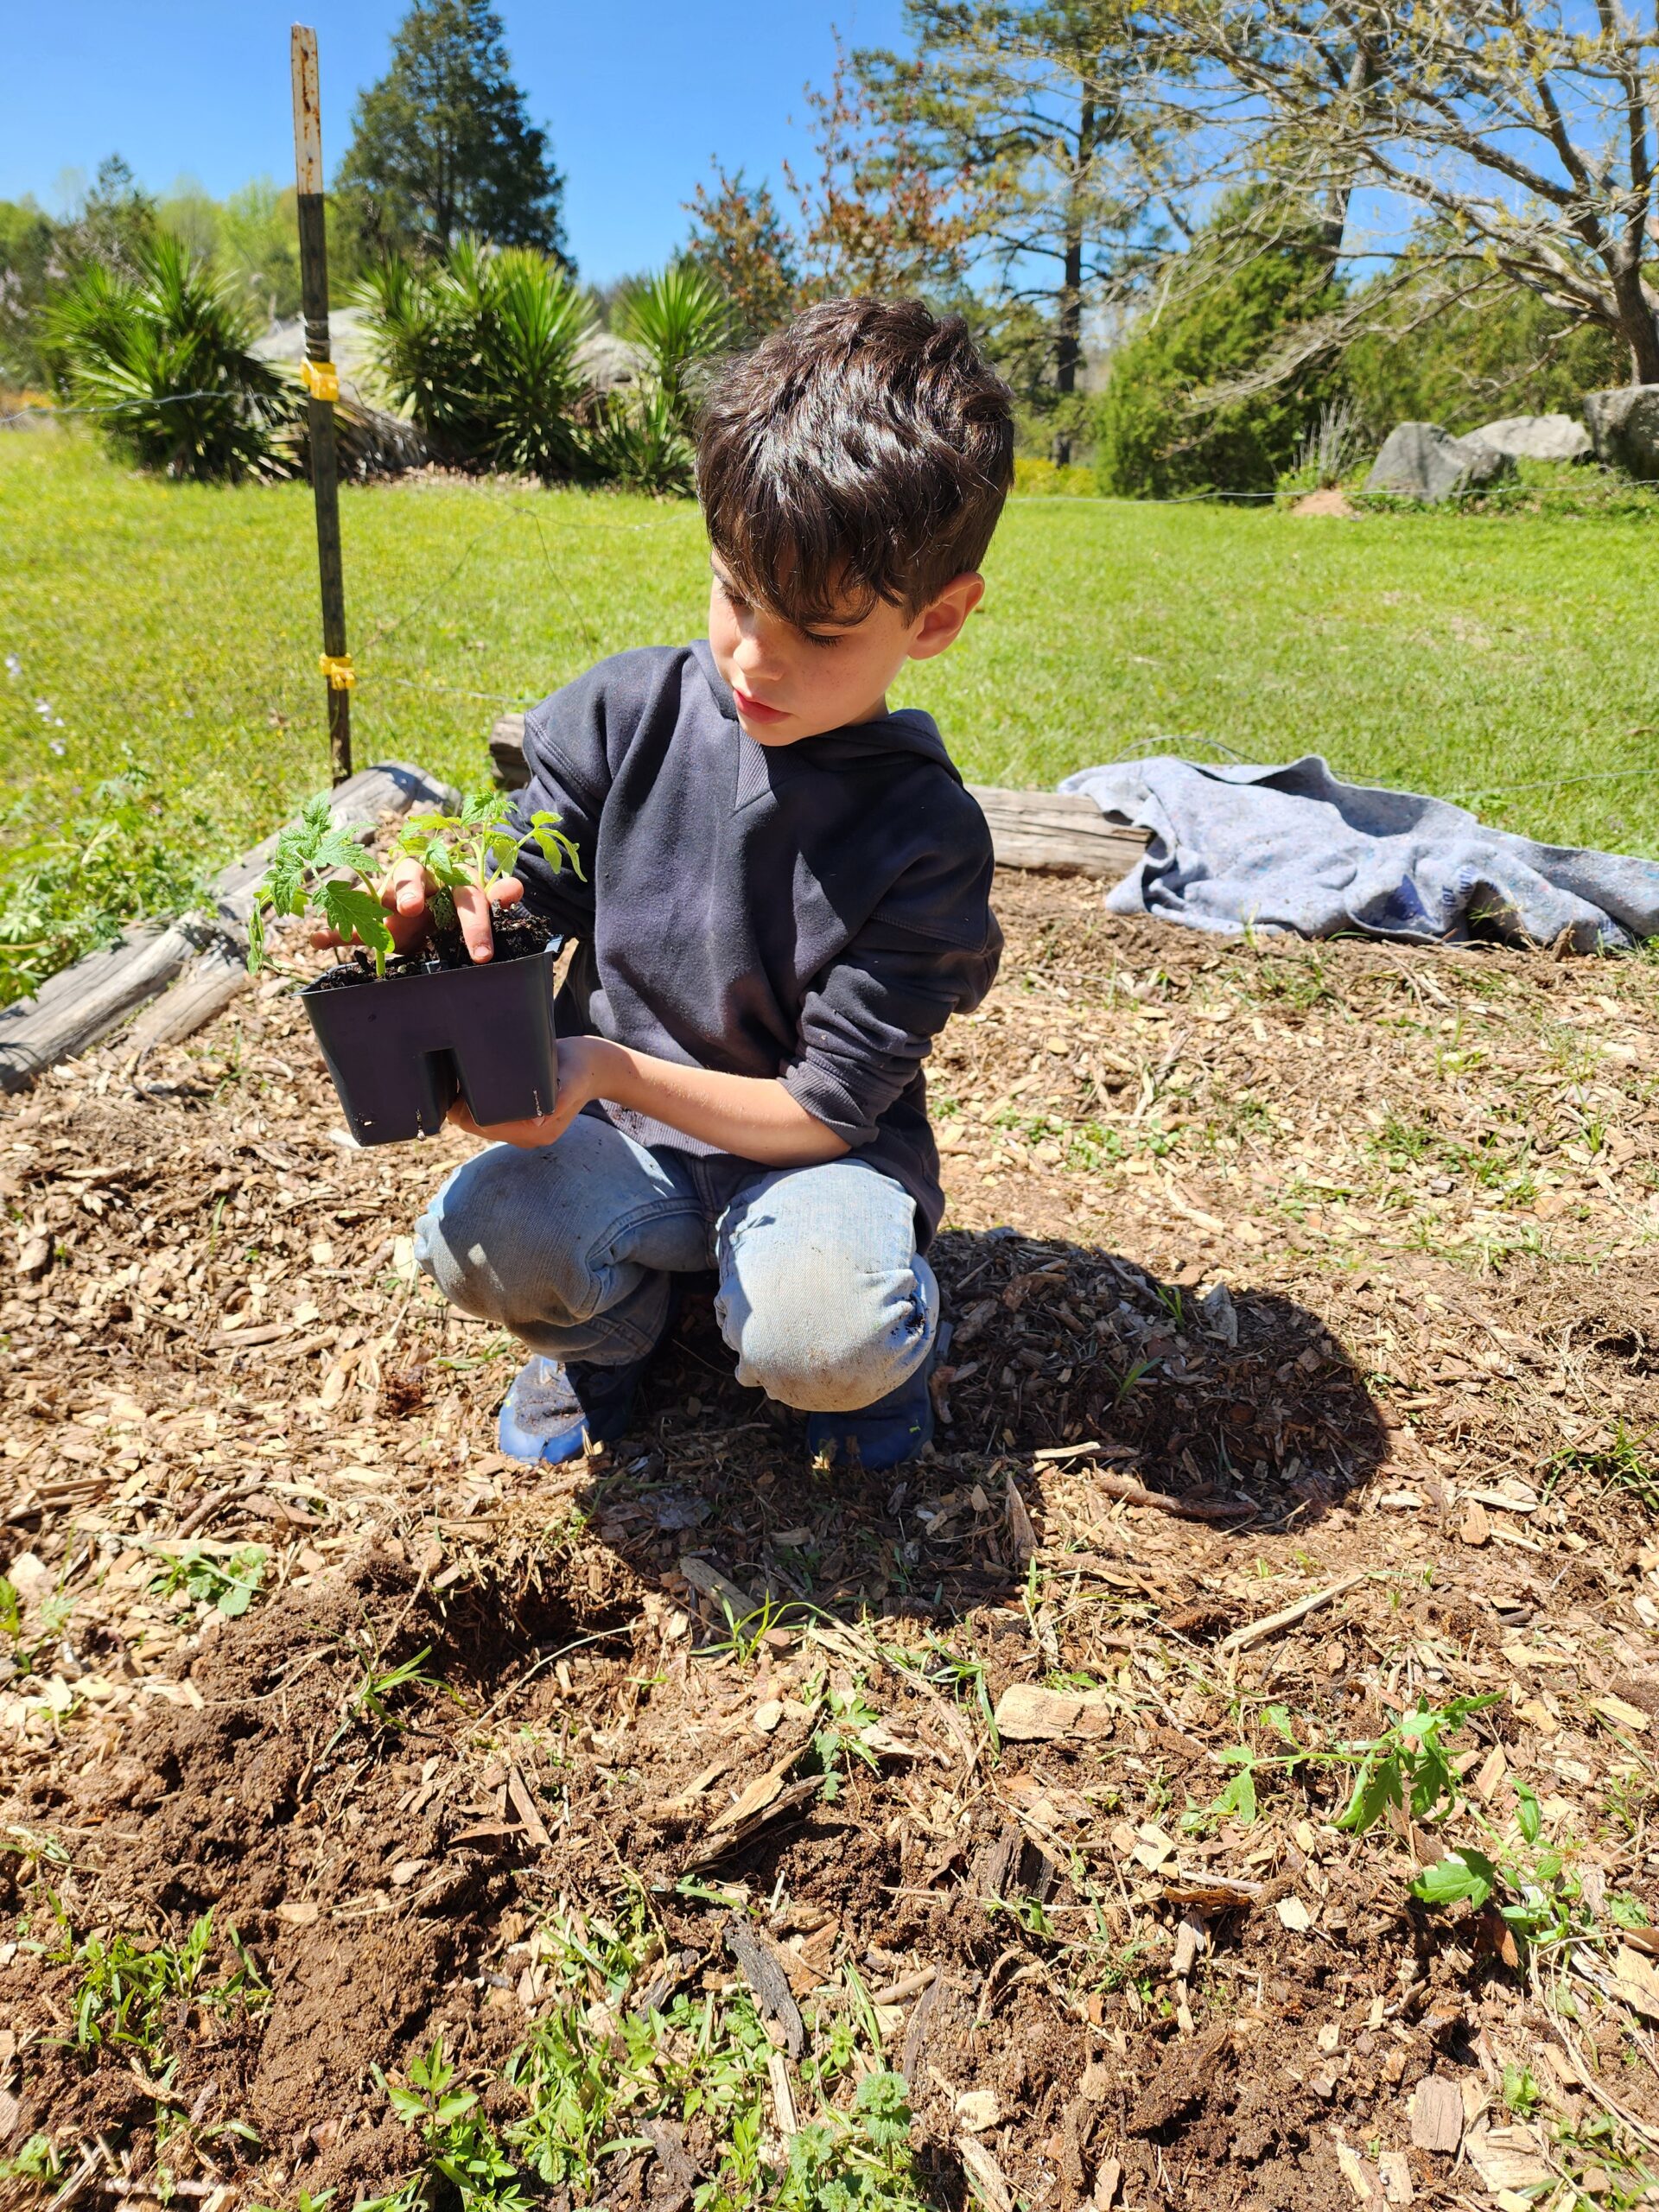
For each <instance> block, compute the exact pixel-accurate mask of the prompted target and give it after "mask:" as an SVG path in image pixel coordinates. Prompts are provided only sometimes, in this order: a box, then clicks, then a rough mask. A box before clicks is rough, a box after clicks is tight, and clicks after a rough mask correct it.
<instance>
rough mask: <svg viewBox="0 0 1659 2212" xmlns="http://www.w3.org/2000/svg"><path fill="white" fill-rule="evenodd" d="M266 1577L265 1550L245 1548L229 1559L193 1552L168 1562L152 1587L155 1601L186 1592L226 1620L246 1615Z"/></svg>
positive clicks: (233, 1553) (252, 1545)
mask: <svg viewBox="0 0 1659 2212" xmlns="http://www.w3.org/2000/svg"><path fill="white" fill-rule="evenodd" d="M264 1576H265V1548H264V1545H263V1544H244V1545H243V1546H242V1548H241V1549H240V1550H239V1551H235V1552H232V1554H230V1556H229V1557H228V1558H226V1559H215V1558H213V1557H212V1556H210V1554H208V1553H207V1552H205V1551H200V1550H197V1549H195V1548H192V1549H190V1550H188V1551H184V1552H180V1553H178V1554H176V1555H175V1556H174V1557H172V1558H169V1559H168V1560H166V1561H165V1562H164V1563H163V1565H162V1567H161V1569H160V1571H159V1572H158V1573H156V1576H155V1577H154V1579H153V1580H152V1581H151V1583H150V1586H149V1587H150V1594H151V1595H152V1597H156V1598H162V1599H167V1598H172V1597H175V1596H176V1595H177V1594H178V1593H179V1592H183V1593H184V1594H185V1596H186V1597H188V1598H189V1599H191V1600H192V1602H193V1603H194V1604H197V1605H201V1604H207V1605H215V1606H217V1607H218V1609H219V1611H220V1612H221V1613H223V1614H224V1615H225V1616H226V1619H228V1620H234V1619H235V1618H237V1616H238V1614H241V1613H245V1612H246V1611H247V1610H248V1607H249V1606H250V1605H251V1604H252V1603H253V1601H254V1599H255V1598H256V1597H257V1595H258V1592H259V1586H260V1584H261V1583H262V1582H263V1581H264Z"/></svg>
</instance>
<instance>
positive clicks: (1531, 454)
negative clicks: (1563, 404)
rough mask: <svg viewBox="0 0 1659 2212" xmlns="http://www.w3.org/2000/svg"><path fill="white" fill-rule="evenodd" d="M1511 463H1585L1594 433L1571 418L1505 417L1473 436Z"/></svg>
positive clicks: (1547, 416) (1472, 431) (1472, 433)
mask: <svg viewBox="0 0 1659 2212" xmlns="http://www.w3.org/2000/svg"><path fill="white" fill-rule="evenodd" d="M1469 435H1470V436H1471V438H1479V439H1480V440H1481V441H1482V442H1483V443H1484V444H1486V445H1489V446H1496V447H1497V450H1498V451H1499V453H1506V454H1509V456H1510V460H1511V461H1582V460H1583V459H1584V457H1585V455H1586V454H1587V453H1589V452H1590V450H1591V444H1590V433H1589V431H1588V430H1586V429H1585V427H1584V425H1583V423H1575V422H1574V421H1573V417H1572V416H1570V415H1505V416H1502V417H1501V418H1500V419H1499V420H1498V421H1497V422H1496V423H1482V424H1481V426H1480V428H1479V429H1478V430H1471V432H1470V433H1469Z"/></svg>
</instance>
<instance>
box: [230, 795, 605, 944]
mask: <svg viewBox="0 0 1659 2212" xmlns="http://www.w3.org/2000/svg"><path fill="white" fill-rule="evenodd" d="M529 842H533V843H535V844H536V845H537V846H538V847H539V848H540V849H541V852H542V855H543V858H544V859H545V860H546V861H547V862H548V863H549V865H550V867H551V868H552V869H553V870H554V872H555V874H557V873H558V872H559V871H560V870H562V869H563V866H564V863H565V861H567V860H568V861H569V863H570V865H571V867H572V868H574V869H575V872H576V874H577V876H578V877H580V876H581V875H582V861H581V859H580V857H579V855H578V854H577V852H576V849H575V845H574V844H573V843H572V842H571V841H570V839H569V837H567V836H565V834H564V832H563V830H562V829H560V827H559V817H558V816H557V815H556V814H551V813H549V812H548V811H547V810H546V809H545V808H540V809H538V810H537V812H536V813H534V814H532V815H531V817H530V820H529V822H528V823H527V824H526V825H525V826H524V828H522V829H520V828H518V827H516V826H515V825H514V823H513V820H512V804H511V802H510V801H509V800H508V799H507V798H505V797H504V796H503V795H502V794H501V793H500V792H499V791H480V792H476V793H474V796H473V797H472V798H467V799H465V800H463V801H462V803H461V810H460V812H459V813H458V814H423V815H418V816H416V818H415V819H414V820H413V821H411V822H410V823H406V824H405V826H404V830H403V832H402V834H401V836H399V837H398V839H397V844H396V847H395V848H394V849H395V851H397V852H398V853H400V854H407V855H410V857H411V858H413V859H415V860H418V861H420V863H421V865H422V867H423V868H425V869H426V871H427V874H429V877H430V878H431V880H432V882H433V884H434V887H435V888H434V891H433V893H432V896H431V899H430V900H429V905H428V908H427V917H428V925H429V934H430V935H431V937H432V938H433V940H434V942H435V944H437V946H438V948H439V951H440V957H442V958H444V959H445V964H446V965H451V966H453V965H458V964H460V960H461V949H460V943H459V926H458V924H457V921H456V918H455V902H454V894H455V893H456V892H457V891H458V890H460V889H461V887H462V886H463V885H466V884H471V885H474V887H476V888H477V889H479V890H480V891H481V892H483V893H486V895H487V893H488V892H489V889H490V887H491V885H492V884H495V883H499V881H500V880H502V878H503V877H504V876H505V875H506V874H508V873H509V872H510V871H511V869H512V865H513V863H514V862H515V861H517V859H518V854H519V850H520V848H521V847H522V846H523V845H524V844H525V843H529ZM368 860H369V855H367V853H365V850H364V848H363V847H362V846H361V845H360V844H359V842H358V840H357V836H356V835H355V833H354V832H353V831H352V830H350V829H340V828H339V827H338V826H337V825H336V823H334V819H333V817H331V815H330V813H329V810H328V801H327V798H321V797H320V798H314V799H312V800H310V801H309V802H308V804H307V805H306V806H305V808H304V809H303V810H302V813H301V815H300V818H299V820H298V821H297V822H290V823H289V825H288V827H287V828H286V829H284V830H283V832H282V834H281V835H280V836H278V838H277V849H276V851H275V852H274V853H273V854H272V855H271V861H270V868H268V869H267V871H266V873H265V879H264V882H263V883H262V884H261V885H260V886H259V888H258V891H257V893H256V894H255V899H254V907H253V912H252V914H251V916H250V918H249V923H248V967H249V969H251V972H253V973H254V974H256V975H257V973H258V971H259V969H261V968H262V967H263V966H264V960H265V929H266V921H265V917H266V914H267V912H269V913H270V916H271V917H272V918H277V917H279V916H283V915H297V914H302V913H306V912H313V913H316V914H319V915H321V918H322V919H323V921H324V922H325V923H326V924H327V926H328V927H329V928H330V929H331V930H333V931H334V933H335V935H336V936H337V937H339V938H341V939H342V940H344V941H345V942H346V944H350V943H351V941H352V940H353V938H356V940H357V941H358V943H359V944H363V945H365V946H366V947H367V948H368V950H369V951H370V952H371V953H372V954H373V956H374V968H375V973H376V975H378V976H384V975H385V972H386V961H387V958H388V957H389V956H390V955H391V952H392V951H393V950H395V946H394V944H393V940H392V934H391V928H390V926H389V925H388V923H387V919H386V910H385V906H383V904H382V903H381V898H380V887H379V882H378V879H377V877H376V876H375V874H373V873H372V871H371V868H370V867H369V866H368V865H367V862H368ZM446 940H448V943H447V944H446Z"/></svg>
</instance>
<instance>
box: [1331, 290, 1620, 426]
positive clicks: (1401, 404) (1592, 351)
mask: <svg viewBox="0 0 1659 2212" xmlns="http://www.w3.org/2000/svg"><path fill="white" fill-rule="evenodd" d="M1428 282H1429V280H1428V278H1427V276H1425V277H1424V278H1423V279H1422V280H1421V283H1414V284H1412V285H1409V286H1408V287H1407V288H1406V289H1405V290H1403V291H1402V292H1401V293H1399V294H1398V295H1397V296H1395V299H1394V300H1393V301H1392V302H1389V305H1388V306H1387V307H1386V308H1383V310H1382V311H1381V321H1382V327H1380V328H1378V329H1376V330H1373V331H1370V332H1368V333H1367V334H1365V336H1364V337H1363V338H1359V339H1357V340H1355V341H1354V343H1353V345H1352V346H1350V348H1349V349H1348V355H1347V360H1346V364H1345V368H1346V376H1347V382H1348V385H1349V388H1350V390H1351V391H1352V393H1353V396H1354V398H1355V401H1356V403H1357V405H1358V408H1359V410H1360V412H1361V414H1362V415H1363V416H1364V419H1365V421H1366V423H1368V424H1369V425H1370V428H1371V429H1372V431H1373V432H1374V433H1375V434H1376V437H1377V439H1378V441H1379V442H1380V441H1381V439H1382V438H1383V437H1384V436H1386V435H1387V434H1388V432H1389V430H1391V429H1393V427H1394V425H1395V423H1440V425H1441V427H1442V428H1443V429H1447V430H1452V431H1456V432H1459V433H1461V432H1463V431H1465V430H1474V429H1479V427H1480V425H1481V424H1482V423H1491V422H1493V421H1496V420H1497V418H1498V417H1500V416H1505V415H1548V414H1556V413H1560V414H1563V415H1573V416H1577V415H1578V414H1580V411H1581V409H1582V406H1583V400H1584V395H1585V393H1586V391H1599V390H1600V389H1602V388H1603V387H1604V386H1605V385H1621V384H1623V383H1624V382H1625V381H1626V378H1627V377H1628V375H1629V363H1628V361H1627V360H1626V359H1625V356H1624V346H1622V344H1621V343H1620V341H1619V340H1618V338H1616V337H1615V336H1614V334H1613V333H1612V332H1611V331H1610V330H1597V329H1594V328H1592V327H1591V326H1590V325H1588V324H1586V323H1572V322H1569V321H1567V317H1566V316H1565V315H1561V314H1560V312H1559V311H1558V310H1557V309H1556V308H1552V307H1550V306H1549V305H1548V302H1545V301H1543V300H1541V299H1540V298H1539V297H1538V296H1537V294H1536V293H1535V292H1527V291H1522V290H1521V289H1519V287H1514V288H1510V289H1503V290H1497V289H1491V288H1486V289H1480V290H1475V289H1472V288H1471V289H1470V290H1469V291H1468V292H1466V293H1465V294H1464V295H1463V296H1461V297H1459V298H1458V299H1455V300H1453V301H1452V302H1451V303H1450V304H1449V305H1448V306H1447V307H1446V308H1445V309H1443V310H1442V312H1441V313H1440V314H1439V315H1434V316H1433V318H1432V319H1431V320H1430V321H1427V322H1423V323H1421V324H1420V326H1419V327H1416V328H1414V329H1413V328H1408V325H1409V324H1411V323H1412V322H1414V321H1416V320H1417V318H1419V317H1420V316H1421V314H1422V312H1423V309H1424V307H1425V305H1426V303H1427V301H1426V294H1427V284H1428Z"/></svg>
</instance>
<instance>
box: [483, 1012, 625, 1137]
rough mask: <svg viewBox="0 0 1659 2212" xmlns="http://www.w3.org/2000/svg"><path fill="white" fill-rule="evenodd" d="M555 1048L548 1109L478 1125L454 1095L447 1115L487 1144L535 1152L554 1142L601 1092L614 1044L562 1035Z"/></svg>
mask: <svg viewBox="0 0 1659 2212" xmlns="http://www.w3.org/2000/svg"><path fill="white" fill-rule="evenodd" d="M555 1049H556V1052H557V1053H558V1067H559V1095H558V1096H557V1098H556V1100H555V1102H554V1104H553V1109H552V1111H551V1112H550V1113H548V1114H540V1115H534V1116H531V1118H530V1119H529V1120H527V1121H523V1122H490V1123H489V1124H488V1125H487V1126H483V1127H481V1126H480V1124H479V1123H478V1122H475V1121H474V1119H473V1117H472V1116H471V1114H470V1113H469V1112H468V1111H467V1105H466V1102H465V1101H464V1100H463V1099H460V1098H457V1099H456V1101H455V1103H454V1105H453V1106H452V1107H451V1108H450V1109H449V1119H450V1120H451V1121H452V1122H454V1125H455V1127H456V1128H458V1129H465V1130H466V1132H467V1135H468V1136H474V1137H482V1138H483V1139H484V1140H485V1141H486V1143H489V1144H516V1145H517V1146H518V1148H519V1150H520V1151H521V1152H537V1151H539V1150H540V1148H541V1147H542V1146H543V1145H549V1144H556V1143H557V1142H558V1141H559V1139H560V1138H561V1137H562V1136H563V1135H564V1133H565V1131H566V1130H567V1129H568V1128H569V1126H570V1124H571V1122H574V1121H575V1118H576V1116H577V1115H578V1114H580V1113H581V1111H582V1108H583V1107H584V1106H585V1105H587V1103H588V1101H589V1100H590V1099H593V1098H601V1097H603V1096H605V1093H604V1092H603V1091H602V1090H601V1089H600V1087H599V1086H600V1082H601V1075H600V1071H601V1066H602V1065H603V1063H604V1058H605V1055H606V1053H607V1052H614V1050H615V1047H614V1046H607V1044H606V1043H605V1040H604V1039H603V1038H600V1037H562V1038H560V1039H559V1041H558V1044H557V1046H556V1048H555Z"/></svg>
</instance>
